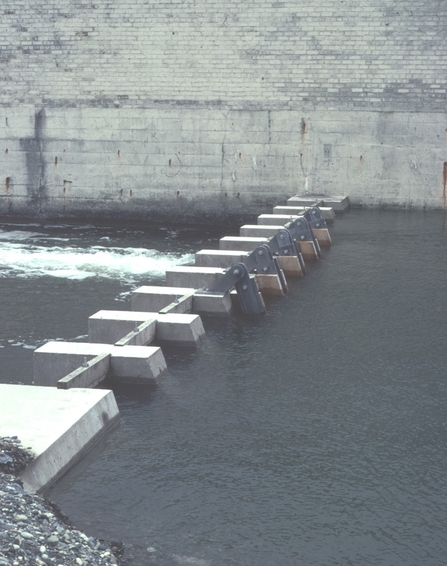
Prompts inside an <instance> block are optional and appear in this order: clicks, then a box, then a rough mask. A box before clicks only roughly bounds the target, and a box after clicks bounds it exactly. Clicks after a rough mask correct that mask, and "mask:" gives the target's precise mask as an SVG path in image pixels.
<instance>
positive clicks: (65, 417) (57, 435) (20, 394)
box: [0, 384, 119, 492]
mask: <svg viewBox="0 0 447 566" xmlns="http://www.w3.org/2000/svg"><path fill="white" fill-rule="evenodd" d="M118 419H119V411H118V407H117V404H116V401H115V397H114V395H113V392H112V391H108V390H105V389H70V390H68V391H63V390H60V389H56V388H50V387H37V386H33V385H31V386H30V385H9V384H0V436H18V437H19V438H20V440H21V441H22V444H23V446H25V447H28V446H29V447H30V448H31V450H32V452H33V454H34V456H35V459H34V460H33V461H32V462H30V463H29V464H28V465H27V466H26V468H25V470H24V471H23V472H22V473H21V479H22V481H23V485H24V487H25V489H26V490H27V491H29V492H38V491H43V490H44V489H46V488H48V487H50V486H51V485H52V484H53V483H54V482H55V481H56V480H57V479H58V478H59V477H61V476H62V475H63V474H64V473H65V472H66V471H67V470H69V469H70V468H71V467H72V466H73V465H74V464H76V462H78V461H79V460H80V459H81V458H82V456H84V454H85V453H86V452H87V451H88V450H89V448H91V447H92V446H93V444H94V443H95V442H96V441H97V440H98V439H99V438H101V437H102V436H103V435H104V434H105V433H106V432H107V431H109V430H110V429H111V427H112V426H113V425H114V424H116V422H117V421H118Z"/></svg>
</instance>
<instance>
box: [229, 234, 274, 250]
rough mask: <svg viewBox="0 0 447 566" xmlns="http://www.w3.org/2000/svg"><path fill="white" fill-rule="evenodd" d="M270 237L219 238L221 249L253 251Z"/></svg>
mask: <svg viewBox="0 0 447 566" xmlns="http://www.w3.org/2000/svg"><path fill="white" fill-rule="evenodd" d="M269 239H270V238H265V237H262V238H246V237H241V236H225V237H224V238H221V239H220V240H219V248H220V249H221V250H236V251H247V252H252V251H253V250H255V249H256V248H257V247H258V246H260V245H261V244H266V243H267V242H268V241H269Z"/></svg>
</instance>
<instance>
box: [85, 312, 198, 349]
mask: <svg viewBox="0 0 447 566" xmlns="http://www.w3.org/2000/svg"><path fill="white" fill-rule="evenodd" d="M152 318H153V320H154V337H156V338H157V340H160V341H162V342H169V343H173V344H183V345H187V346H195V345H197V344H198V343H199V342H200V341H201V340H202V339H203V337H204V336H205V329H204V328H203V324H202V321H201V319H200V316H199V315H198V314H176V313H174V314H171V313H169V314H160V313H155V312H138V311H106V310H102V311H99V312H97V313H96V314H94V315H93V316H91V317H90V318H89V319H88V328H89V339H90V341H91V342H101V343H111V344H114V343H116V342H118V340H120V338H122V337H123V336H124V335H125V334H127V333H128V332H131V331H132V329H133V328H134V327H135V324H137V325H139V324H141V323H143V322H145V321H146V320H148V319H152Z"/></svg>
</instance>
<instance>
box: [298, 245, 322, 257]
mask: <svg viewBox="0 0 447 566" xmlns="http://www.w3.org/2000/svg"><path fill="white" fill-rule="evenodd" d="M297 244H298V249H299V250H300V253H301V255H302V256H303V258H304V259H305V260H315V259H318V252H317V249H316V247H315V244H314V242H310V241H307V242H306V241H305V242H300V241H297Z"/></svg>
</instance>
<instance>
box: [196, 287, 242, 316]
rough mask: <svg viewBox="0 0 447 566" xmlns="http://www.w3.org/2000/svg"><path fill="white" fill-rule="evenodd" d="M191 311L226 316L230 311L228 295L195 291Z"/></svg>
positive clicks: (230, 304)
mask: <svg viewBox="0 0 447 566" xmlns="http://www.w3.org/2000/svg"><path fill="white" fill-rule="evenodd" d="M193 311H194V312H197V313H200V314H202V315H210V316H211V315H212V316H228V315H230V314H231V312H232V302H231V298H230V295H229V293H226V294H225V295H222V294H219V293H213V294H211V293H206V294H204V293H201V292H200V291H197V292H196V293H195V295H194V298H193Z"/></svg>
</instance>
